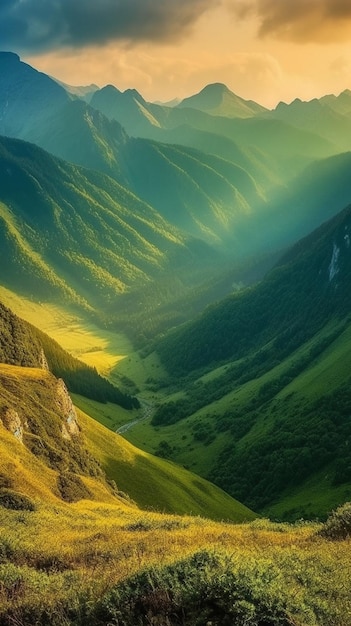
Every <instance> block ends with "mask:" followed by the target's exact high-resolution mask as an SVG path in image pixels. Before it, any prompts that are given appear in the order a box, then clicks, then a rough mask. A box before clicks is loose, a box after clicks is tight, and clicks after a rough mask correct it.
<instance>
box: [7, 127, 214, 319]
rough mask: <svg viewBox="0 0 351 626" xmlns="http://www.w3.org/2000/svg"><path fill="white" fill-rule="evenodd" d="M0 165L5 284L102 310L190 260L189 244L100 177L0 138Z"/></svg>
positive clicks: (192, 257) (191, 249)
mask: <svg viewBox="0 0 351 626" xmlns="http://www.w3.org/2000/svg"><path fill="white" fill-rule="evenodd" d="M0 166H1V170H2V172H3V179H2V185H1V189H0V202H1V204H0V214H1V222H2V229H1V240H2V246H1V257H2V259H3V263H2V270H1V280H2V283H3V284H4V285H9V286H10V287H12V288H13V287H16V288H17V289H18V290H19V291H21V290H22V291H23V292H26V293H32V294H33V293H34V294H35V295H36V297H44V296H45V297H50V296H54V295H56V296H57V295H58V294H61V295H63V296H64V297H65V298H66V300H68V301H75V302H78V303H81V304H84V302H85V303H87V302H88V301H89V305H93V306H94V305H97V304H99V305H100V310H101V308H102V306H101V305H102V303H103V302H105V304H106V303H108V302H110V300H111V298H115V297H116V296H119V295H121V294H122V293H123V292H124V291H126V290H127V289H128V288H130V286H131V285H137V284H145V282H146V283H147V282H149V281H150V280H152V278H155V276H157V275H158V274H160V273H161V272H164V271H165V270H168V269H169V268H170V267H171V266H172V264H173V263H176V264H177V266H178V268H179V272H181V271H182V268H183V270H184V269H185V268H186V267H187V266H189V265H190V264H192V265H193V264H194V262H195V264H196V257H197V255H198V254H199V250H198V245H197V243H196V242H195V243H194V246H193V244H192V242H191V241H188V242H187V240H186V239H185V237H184V236H182V235H181V234H180V233H179V232H177V231H176V230H175V229H174V228H172V227H171V226H170V225H169V224H168V223H166V222H165V221H164V220H163V219H162V218H161V217H160V216H159V214H157V212H156V211H154V210H153V209H152V208H151V207H150V206H148V205H146V204H145V203H143V202H141V201H140V200H138V198H137V197H136V196H134V195H133V194H131V193H130V192H129V191H127V190H126V189H124V188H122V187H120V186H119V185H118V184H117V183H115V182H114V181H113V180H112V179H109V178H107V177H106V176H103V175H101V174H98V173H97V172H93V171H88V170H83V169H80V168H78V167H76V166H72V165H69V164H68V163H65V162H63V161H58V160H57V159H55V158H53V157H51V156H50V155H49V154H47V153H45V152H43V151H42V150H40V149H39V148H36V147H35V146H33V145H31V144H26V143H23V142H20V141H17V140H10V139H5V138H3V139H1V141H0ZM205 251H206V249H205ZM200 257H201V262H203V257H202V256H201V253H200ZM10 259H11V262H9V260H10Z"/></svg>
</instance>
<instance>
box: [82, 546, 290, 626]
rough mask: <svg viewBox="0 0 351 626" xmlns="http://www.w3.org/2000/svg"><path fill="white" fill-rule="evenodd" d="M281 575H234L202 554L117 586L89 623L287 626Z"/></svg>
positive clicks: (225, 562) (224, 562)
mask: <svg viewBox="0 0 351 626" xmlns="http://www.w3.org/2000/svg"><path fill="white" fill-rule="evenodd" d="M280 576H281V575H280V572H279V571H278V570H277V568H276V567H272V564H271V563H269V564H267V567H266V568H263V570H262V571H261V570H260V571H257V568H256V569H255V567H254V568H253V569H252V570H250V569H249V570H248V571H247V572H243V571H240V570H238V571H235V570H234V568H233V567H232V563H231V562H230V559H229V558H228V557H225V556H221V555H218V554H215V553H212V552H210V551H207V550H205V551H201V552H198V553H196V554H194V555H193V556H191V557H188V558H187V559H184V560H183V561H180V562H178V563H176V564H174V565H170V566H166V567H163V568H154V569H149V570H146V571H143V572H141V573H139V574H137V575H135V576H133V577H131V578H130V579H129V580H127V581H125V582H124V583H122V584H121V585H118V586H116V587H115V588H114V589H112V590H111V591H109V592H108V593H107V594H106V595H105V596H104V597H103V598H102V600H101V601H100V602H99V603H98V604H97V605H96V607H95V615H94V619H93V620H92V622H91V623H97V624H106V623H109V624H111V625H115V626H117V625H118V626H144V625H145V626H146V624H167V626H177V625H179V624H182V626H203V625H204V624H206V623H208V622H211V623H213V624H220V625H221V626H233V625H234V624H238V625H239V624H245V625H246V626H257V625H258V624H261V625H263V624H264V625H265V626H291V623H292V622H291V621H290V618H289V611H288V608H287V598H286V596H285V594H284V590H283V585H282V584H281V582H282V581H281V578H280ZM294 609H296V607H293V610H294ZM295 612H296V611H295Z"/></svg>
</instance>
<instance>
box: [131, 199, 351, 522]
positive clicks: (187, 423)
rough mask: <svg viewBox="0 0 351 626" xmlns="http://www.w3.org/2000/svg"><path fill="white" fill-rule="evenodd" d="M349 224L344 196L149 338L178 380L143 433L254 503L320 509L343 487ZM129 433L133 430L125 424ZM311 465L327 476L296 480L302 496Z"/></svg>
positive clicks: (282, 510) (301, 511) (313, 472)
mask: <svg viewBox="0 0 351 626" xmlns="http://www.w3.org/2000/svg"><path fill="white" fill-rule="evenodd" d="M350 228H351V209H350V208H348V209H345V210H344V211H343V212H342V213H340V214H339V215H338V216H337V217H335V218H334V219H332V220H331V221H329V222H328V223H326V224H325V225H323V226H322V227H320V229H318V230H317V231H316V232H314V233H313V234H312V235H310V236H309V237H307V238H306V239H305V240H302V241H301V242H300V243H299V244H297V245H296V246H295V247H294V248H292V249H291V250H290V252H289V253H288V254H287V255H286V256H285V257H284V258H283V259H282V260H281V261H280V263H279V265H277V266H276V268H275V269H274V270H273V271H272V272H270V273H269V274H268V275H267V277H266V278H265V280H263V281H262V282H261V283H260V284H259V285H257V286H256V287H251V288H250V289H247V290H242V291H241V292H239V293H237V294H235V295H233V296H231V297H230V298H227V299H226V300H224V301H223V302H221V303H219V304H217V305H213V306H212V307H209V308H208V309H207V310H206V311H205V312H204V313H203V315H202V316H201V317H200V318H199V319H198V320H197V321H196V322H193V323H189V324H188V325H185V326H184V327H181V328H179V329H177V330H174V331H173V332H172V333H170V334H169V335H168V337H165V338H164V339H163V340H162V341H161V342H159V343H158V345H157V350H158V353H159V355H160V356H161V358H162V361H163V364H164V365H165V366H166V367H167V369H168V372H169V373H171V378H170V382H171V381H174V378H175V375H176V374H178V376H180V375H181V376H183V377H184V376H185V375H187V376H188V382H185V393H184V382H183V392H182V393H179V395H178V396H174V400H173V401H172V402H171V403H168V404H167V402H166V403H165V404H161V406H160V407H159V409H158V410H157V411H156V414H155V415H154V417H153V420H152V423H153V424H154V425H155V426H157V427H158V428H160V427H161V430H162V429H165V430H164V432H163V433H161V434H160V435H159V436H158V437H155V436H154V435H153V436H152V442H153V446H155V447H156V448H157V445H158V443H157V442H158V441H160V440H161V439H168V441H172V445H171V447H170V454H169V456H170V458H173V459H177V460H178V461H181V462H183V463H184V462H186V463H189V465H190V467H192V469H194V470H195V471H201V473H202V474H203V475H206V476H208V477H211V478H212V480H215V481H216V482H217V484H219V485H221V486H222V487H224V488H225V489H228V491H229V492H230V493H231V494H232V495H235V496H236V497H238V498H239V499H240V498H241V499H242V500H244V502H246V503H247V504H249V505H250V506H251V507H253V508H256V510H263V509H264V510H268V511H269V510H270V507H272V505H273V504H274V503H275V502H278V500H279V499H280V498H281V497H284V504H281V506H279V507H278V506H277V507H276V510H277V511H278V510H279V514H280V515H282V514H284V515H287V516H289V515H290V516H294V515H297V516H299V515H300V516H301V515H303V516H305V515H308V516H313V515H323V514H325V511H326V510H328V508H329V507H330V505H333V504H336V503H338V501H339V502H340V501H342V499H343V498H344V497H345V494H346V492H347V489H348V488H349V483H350V480H351V475H350V474H349V467H350V459H349V454H348V448H347V446H345V441H347V440H348V437H349V436H350V434H351V433H350V432H349V420H348V407H349V394H348V383H349V375H348V372H349V362H348V345H349V336H350V327H349V324H350V322H349V314H350V306H351V302H350V301H349V297H348V288H347V285H348V282H349V276H350V271H351V259H350V253H349V235H348V233H349V231H350ZM183 381H184V378H183ZM311 381H313V384H312V382H311ZM178 390H179V387H178ZM178 424H179V426H178ZM180 424H182V426H180ZM144 431H145V428H144ZM181 431H182V433H183V434H185V433H186V434H187V440H186V442H184V443H182V442H181ZM189 436H190V437H191V439H190V441H189ZM143 437H144V439H145V432H144V434H143ZM131 438H132V440H134V441H136V442H137V441H138V434H137V432H134V435H133V436H131ZM194 442H195V445H196V446H197V447H196V450H197V452H195V453H193V462H191V460H190V459H191V455H189V454H188V452H187V447H188V446H194ZM196 442H197V443H196ZM203 446H205V449H206V458H207V464H204V463H202V461H201V460H200V455H201V454H204V449H203ZM263 468H264V470H263ZM320 472H324V476H325V477H327V478H323V480H322V479H319V480H320V483H319V486H318V483H315V487H314V492H313V493H311V491H309V490H308V489H307V486H306V493H308V498H309V500H308V501H306V500H304V495H303V494H304V489H305V487H304V484H305V482H306V481H311V480H312V478H313V476H317V475H318V474H319V473H320ZM326 484H327V485H328V487H327V493H328V496H327V495H325V496H324V497H323V489H324V488H326ZM299 489H300V490H301V498H300V499H299ZM292 493H294V494H295V496H294V498H295V505H294V506H292V504H291V502H290V501H289V494H290V496H292ZM296 501H299V504H298V506H297V505H296ZM293 509H294V510H295V511H294V510H293ZM273 510H274V509H273Z"/></svg>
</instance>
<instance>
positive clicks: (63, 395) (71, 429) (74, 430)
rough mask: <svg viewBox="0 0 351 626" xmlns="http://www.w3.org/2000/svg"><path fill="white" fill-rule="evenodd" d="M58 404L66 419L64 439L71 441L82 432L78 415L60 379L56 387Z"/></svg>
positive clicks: (63, 427)
mask: <svg viewBox="0 0 351 626" xmlns="http://www.w3.org/2000/svg"><path fill="white" fill-rule="evenodd" d="M56 403H57V405H58V408H59V410H60V413H61V414H62V416H63V419H64V423H63V424H62V437H64V439H70V438H71V437H72V436H77V435H79V434H80V430H79V425H78V419H77V413H76V410H75V408H74V406H73V402H72V399H71V396H70V395H69V393H68V391H67V387H66V385H65V383H64V381H63V380H62V378H59V379H58V381H57V385H56Z"/></svg>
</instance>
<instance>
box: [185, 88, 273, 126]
mask: <svg viewBox="0 0 351 626" xmlns="http://www.w3.org/2000/svg"><path fill="white" fill-rule="evenodd" d="M178 107H179V108H191V109H198V110H199V111H205V112H206V113H210V114H211V115H220V116H224V117H239V118H246V117H253V116H255V115H259V114H260V113H263V112H264V111H267V109H266V108H265V107H263V106H261V105H260V104H257V103H256V102H253V101H252V100H244V99H243V98H240V97H239V96H237V95H236V94H235V93H233V92H232V91H230V89H228V87H227V86H226V85H223V84H222V83H214V84H212V85H207V86H206V87H204V88H203V89H202V90H201V91H200V92H199V93H197V94H195V95H194V96H190V97H188V98H184V100H182V101H181V102H180V103H179V104H178Z"/></svg>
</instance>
